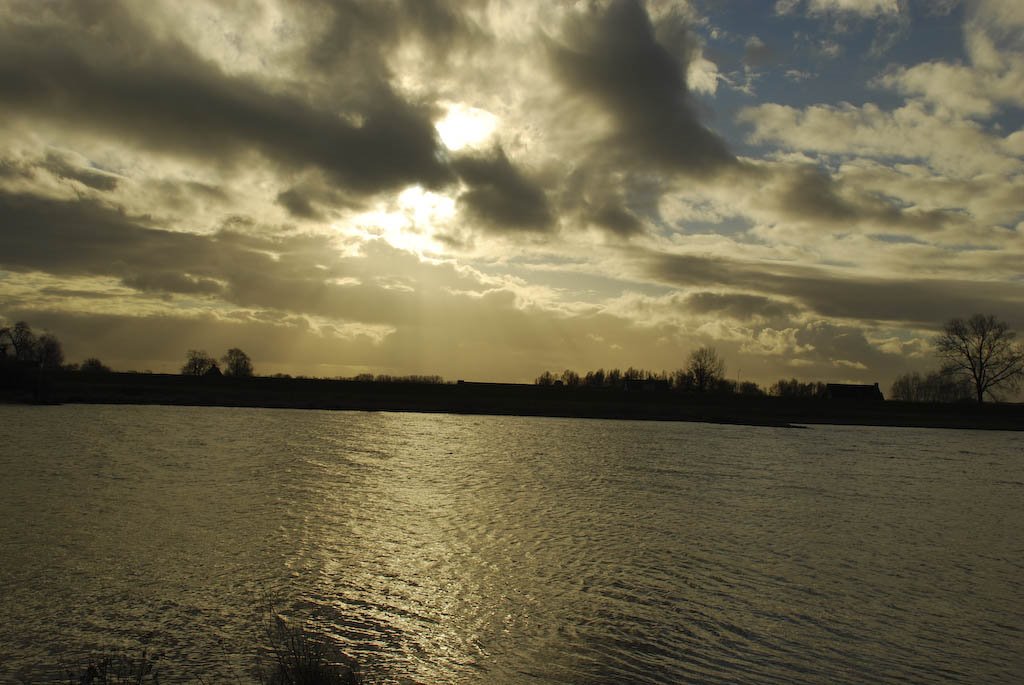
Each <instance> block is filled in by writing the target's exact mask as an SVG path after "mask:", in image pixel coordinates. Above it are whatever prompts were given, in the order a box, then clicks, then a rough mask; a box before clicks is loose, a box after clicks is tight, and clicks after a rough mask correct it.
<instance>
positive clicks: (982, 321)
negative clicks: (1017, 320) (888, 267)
mask: <svg viewBox="0 0 1024 685" xmlns="http://www.w3.org/2000/svg"><path fill="white" fill-rule="evenodd" d="M1014 337H1016V334H1015V333H1014V332H1013V331H1011V330H1010V327H1009V325H1007V323H1006V322H1005V321H1000V320H999V319H997V318H996V317H995V316H993V315H991V314H987V315H986V314H975V315H974V316H972V317H971V318H970V319H967V320H966V321H965V320H964V319H953V320H951V321H950V322H949V323H947V324H946V325H945V326H944V327H943V329H942V333H941V334H940V335H939V337H938V338H936V339H935V349H936V352H937V353H938V355H939V357H941V358H942V360H943V361H944V362H945V366H946V369H947V370H948V371H950V372H952V373H956V374H959V375H962V376H964V377H966V378H968V379H969V380H970V381H971V382H972V383H973V385H974V392H975V395H976V396H977V399H978V404H981V403H983V402H984V401H985V395H986V394H987V395H988V396H989V397H993V398H994V394H993V391H994V389H996V388H999V387H1003V388H1007V389H1014V388H1016V387H1017V386H1018V385H1019V383H1020V380H1021V378H1022V377H1024V348H1022V347H1021V346H1020V345H1018V344H1015V343H1014V341H1013V339H1014Z"/></svg>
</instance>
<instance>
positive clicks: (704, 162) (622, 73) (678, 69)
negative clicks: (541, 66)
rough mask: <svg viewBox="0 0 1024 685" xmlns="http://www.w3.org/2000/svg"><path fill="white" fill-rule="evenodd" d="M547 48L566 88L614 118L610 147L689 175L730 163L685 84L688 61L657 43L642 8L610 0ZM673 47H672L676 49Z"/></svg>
mask: <svg viewBox="0 0 1024 685" xmlns="http://www.w3.org/2000/svg"><path fill="white" fill-rule="evenodd" d="M564 38H565V44H562V45H553V46H552V47H551V48H550V53H551V59H552V62H553V64H554V67H555V71H556V73H557V74H558V75H559V76H560V77H561V79H562V81H563V83H564V84H565V86H566V88H568V89H569V90H570V91H571V92H574V93H577V94H579V95H581V96H584V97H586V98H588V99H590V100H592V101H594V102H596V103H597V104H598V105H600V106H601V107H602V108H604V109H606V110H607V111H608V112H609V113H611V114H612V115H613V116H614V117H615V121H616V132H615V134H614V135H613V137H612V140H611V141H607V142H610V143H611V144H612V145H613V150H614V151H616V152H618V153H619V154H621V155H624V156H625V157H627V158H630V159H632V161H634V162H635V161H642V162H643V163H644V164H657V165H659V166H660V167H662V168H663V169H669V170H673V171H677V172H682V173H688V174H698V175H699V174H707V173H710V172H713V171H715V170H718V169H720V168H722V167H723V166H727V165H730V164H732V163H733V161H734V158H733V156H732V154H731V153H730V152H729V150H728V148H727V146H726V145H725V143H724V142H723V141H722V139H721V138H719V137H718V136H717V135H716V134H715V133H713V132H712V131H710V130H709V129H708V128H706V127H705V126H704V125H703V124H701V122H700V120H699V118H698V116H697V107H696V104H695V103H694V101H693V100H692V98H691V96H690V93H689V91H688V89H687V84H686V78H685V75H686V67H687V65H686V63H685V62H683V61H681V60H680V59H678V58H677V57H676V56H675V55H674V54H673V53H672V52H670V51H669V50H667V49H666V48H665V47H663V46H662V45H660V44H659V43H658V42H657V40H656V37H655V31H654V27H653V26H652V24H651V20H650V18H649V17H648V15H647V12H646V10H645V9H644V7H643V6H642V5H641V4H640V3H639V2H637V1H636V0H614V1H613V2H612V3H610V4H609V5H608V6H607V7H606V8H597V9H592V10H591V11H590V12H589V13H588V14H587V15H586V16H584V17H582V18H577V19H574V20H573V21H572V22H571V23H570V24H569V25H568V26H567V27H566V29H565V32H564ZM678 52H679V51H677V54H678Z"/></svg>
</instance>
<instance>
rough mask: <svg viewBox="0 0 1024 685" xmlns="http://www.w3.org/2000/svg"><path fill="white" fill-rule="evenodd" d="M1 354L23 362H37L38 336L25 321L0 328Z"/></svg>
mask: <svg viewBox="0 0 1024 685" xmlns="http://www.w3.org/2000/svg"><path fill="white" fill-rule="evenodd" d="M0 353H2V356H4V357H6V356H8V355H10V356H11V357H13V358H14V359H17V360H18V361H23V362H29V361H35V353H36V334H35V333H33V332H32V327H31V326H29V325H28V324H27V323H25V322H24V321H19V322H18V323H16V324H14V325H13V326H9V327H7V326H5V327H4V328H0Z"/></svg>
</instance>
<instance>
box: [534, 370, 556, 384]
mask: <svg viewBox="0 0 1024 685" xmlns="http://www.w3.org/2000/svg"><path fill="white" fill-rule="evenodd" d="M535 383H536V384H537V385H554V384H555V375H554V374H553V373H551V372H550V371H545V372H544V373H542V374H541V375H539V376H537V380H536V381H535Z"/></svg>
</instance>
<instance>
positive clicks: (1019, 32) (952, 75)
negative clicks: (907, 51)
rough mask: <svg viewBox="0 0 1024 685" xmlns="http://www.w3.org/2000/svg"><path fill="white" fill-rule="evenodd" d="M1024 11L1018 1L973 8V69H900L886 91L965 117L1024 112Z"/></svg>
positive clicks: (968, 32) (985, 2)
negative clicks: (1002, 111) (1009, 110)
mask: <svg viewBox="0 0 1024 685" xmlns="http://www.w3.org/2000/svg"><path fill="white" fill-rule="evenodd" d="M1022 36H1024V5H1022V4H1021V3H1019V2H1016V1H1015V0H976V1H974V2H970V3H967V20H966V22H965V24H964V43H965V47H966V49H967V55H968V57H969V59H970V63H969V64H960V63H949V62H943V61H930V62H924V63H922V64H917V65H914V66H912V67H896V68H894V69H892V70H890V71H889V72H888V73H886V74H884V75H883V76H881V77H880V78H879V79H878V82H879V84H880V85H882V86H884V87H886V88H891V89H893V90H895V91H897V92H899V93H901V94H903V95H907V96H912V97H920V98H922V99H923V100H924V101H926V102H928V103H930V104H932V105H934V106H936V107H940V108H943V109H945V110H948V111H950V112H952V113H954V114H957V115H959V116H965V117H980V118H988V117H991V116H993V115H995V114H996V113H997V112H999V111H1000V109H1002V108H1005V107H1018V108H1019V107H1022V106H1024V38H1022Z"/></svg>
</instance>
